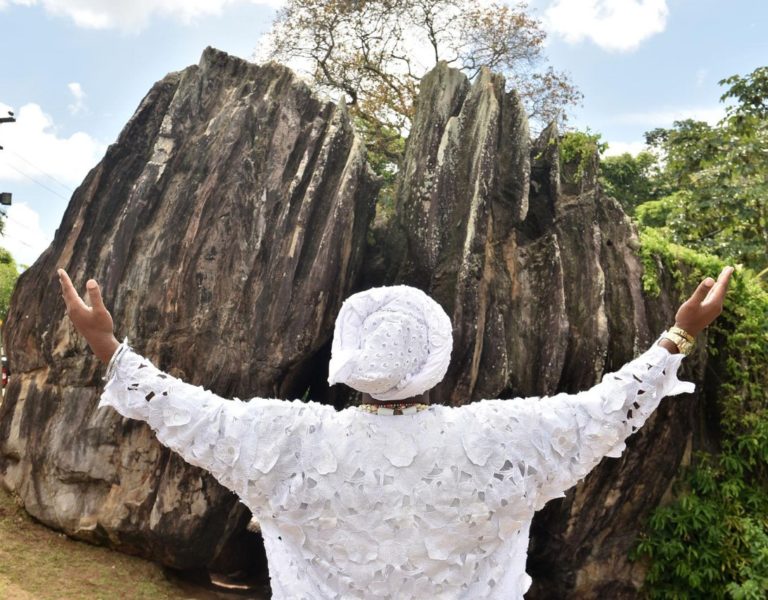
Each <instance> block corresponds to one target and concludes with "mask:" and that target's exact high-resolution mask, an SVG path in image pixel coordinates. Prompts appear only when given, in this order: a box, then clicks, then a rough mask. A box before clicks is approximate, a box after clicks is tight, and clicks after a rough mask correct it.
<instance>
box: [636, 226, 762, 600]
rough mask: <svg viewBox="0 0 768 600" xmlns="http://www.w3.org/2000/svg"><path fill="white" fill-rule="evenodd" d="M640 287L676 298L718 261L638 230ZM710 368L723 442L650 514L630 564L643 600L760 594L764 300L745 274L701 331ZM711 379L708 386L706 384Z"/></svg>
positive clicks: (699, 459)
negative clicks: (668, 285)
mask: <svg viewBox="0 0 768 600" xmlns="http://www.w3.org/2000/svg"><path fill="white" fill-rule="evenodd" d="M642 242H643V246H642V255H641V257H642V260H643V263H644V266H645V275H644V288H645V289H646V291H647V292H650V293H658V290H659V284H658V282H659V275H660V273H661V272H662V271H663V272H665V273H668V274H670V275H671V276H672V277H673V278H674V280H675V283H676V285H677V286H678V287H679V289H680V290H681V293H682V290H689V289H691V288H692V287H693V286H694V285H695V284H696V283H697V282H698V281H700V280H701V278H703V277H704V276H705V275H707V274H711V273H714V272H717V271H718V270H719V269H720V268H721V267H722V266H723V262H722V260H721V259H719V258H717V257H714V256H712V255H706V254H702V253H699V252H696V251H694V250H691V249H689V248H685V247H681V246H677V245H675V244H673V243H670V242H669V241H667V239H666V237H665V234H664V233H663V232H660V231H658V230H654V229H646V230H645V231H643V232H642ZM709 336H710V340H711V341H712V340H716V341H717V343H710V344H709V345H708V348H709V352H710V355H711V358H710V360H711V363H712V364H714V365H717V366H718V368H719V369H721V371H722V372H721V373H718V375H719V377H720V384H719V387H718V389H716V390H712V392H713V397H717V399H718V410H719V414H720V424H721V428H722V434H723V439H722V442H721V448H720V451H719V453H717V454H705V453H702V454H699V455H697V456H696V458H695V460H694V462H693V465H692V466H691V467H690V468H689V469H687V470H686V472H685V473H684V474H683V476H682V478H681V479H680V481H679V483H678V485H677V488H676V498H677V499H676V500H675V501H674V502H673V503H672V504H670V505H668V506H665V507H661V508H659V509H657V510H656V511H655V513H654V514H653V516H652V517H651V519H650V522H649V524H648V532H647V534H646V535H645V536H643V537H642V539H641V540H640V541H639V543H638V544H637V546H636V548H635V551H634V557H635V558H645V559H647V560H648V561H649V563H650V564H649V571H648V575H647V578H646V589H645V591H646V593H647V595H648V596H649V597H651V598H681V599H682V598H704V597H712V598H734V599H745V600H746V599H762V598H765V593H766V590H768V369H766V368H765V366H766V364H768V293H766V291H765V290H764V289H763V288H762V287H761V286H760V284H759V281H758V280H757V278H756V277H755V276H754V275H753V274H752V273H751V272H750V271H748V270H743V271H740V272H739V273H738V274H737V276H736V277H735V278H734V281H733V282H732V286H731V290H730V291H729V296H728V303H727V305H726V309H725V311H724V313H723V315H722V316H721V318H720V319H718V321H716V323H715V324H714V325H713V326H712V328H711V331H710V333H709ZM710 379H714V378H710Z"/></svg>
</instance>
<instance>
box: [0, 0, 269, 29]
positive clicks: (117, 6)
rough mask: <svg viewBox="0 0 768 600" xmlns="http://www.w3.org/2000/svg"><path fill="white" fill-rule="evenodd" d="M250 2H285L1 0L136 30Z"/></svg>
mask: <svg viewBox="0 0 768 600" xmlns="http://www.w3.org/2000/svg"><path fill="white" fill-rule="evenodd" d="M246 2H249V3H251V4H264V5H267V6H272V7H275V8H278V7H280V6H282V5H283V4H284V0H107V1H105V0H0V9H2V8H4V7H5V6H7V5H8V4H9V3H10V4H18V5H24V6H33V5H41V6H43V8H44V9H45V11H46V12H48V13H49V14H51V15H55V16H62V17H67V18H69V19H71V20H72V21H73V22H74V23H75V25H77V26H78V27H83V28H87V29H122V30H124V31H131V32H136V31H140V30H141V29H143V28H144V27H146V26H147V24H148V23H149V20H150V19H151V18H152V17H155V16H159V17H170V18H173V19H177V20H179V21H181V22H182V23H190V22H192V21H195V20H196V19H199V18H202V17H209V16H215V15H219V14H221V12H222V10H223V9H224V8H226V7H227V6H229V5H234V4H243V3H246Z"/></svg>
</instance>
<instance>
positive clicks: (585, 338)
mask: <svg viewBox="0 0 768 600" xmlns="http://www.w3.org/2000/svg"><path fill="white" fill-rule="evenodd" d="M560 162H561V161H560V159H559V152H558V134H557V132H556V130H555V129H554V128H553V127H550V128H548V129H547V130H545V131H544V132H543V133H542V135H541V136H540V138H539V140H538V141H537V142H536V143H535V144H534V145H533V147H531V144H530V142H529V133H528V127H527V119H526V116H525V114H524V113H523V109H522V106H521V103H520V100H519V99H518V97H517V95H516V94H515V93H514V92H505V83H504V80H503V78H502V77H500V76H498V75H494V74H492V73H490V72H489V71H487V70H484V71H482V72H481V73H480V75H479V77H478V78H477V79H476V80H475V82H474V83H473V84H471V85H470V83H469V82H468V81H467V79H466V78H465V77H464V76H463V75H462V74H460V73H459V72H457V71H455V70H453V69H450V68H448V67H447V66H446V65H445V64H440V65H438V66H437V67H436V68H435V69H434V70H433V71H431V72H430V73H429V74H427V75H426V76H425V77H424V78H423V79H422V82H421V90H420V97H419V102H418V105H417V112H416V116H415V118H414V126H413V129H412V132H411V135H410V137H409V139H408V145H407V148H406V156H405V160H404V164H403V166H402V169H401V172H402V178H401V179H400V181H399V187H398V192H397V209H396V214H395V217H394V219H393V223H392V226H391V227H390V230H389V232H388V235H387V236H382V237H385V238H389V239H393V240H396V242H395V243H392V244H391V251H390V252H389V254H390V257H389V258H390V264H389V270H388V274H387V275H386V276H385V281H386V283H409V284H413V285H417V286H419V287H421V288H422V289H425V290H426V291H428V292H429V293H430V294H431V295H432V296H433V297H435V298H436V299H437V300H438V301H439V302H440V303H441V304H442V305H443V307H444V308H446V310H447V311H448V314H449V315H450V316H451V318H452V321H453V324H454V351H453V357H452V361H451V367H450V369H449V371H448V374H447V376H446V378H445V379H444V381H443V383H441V384H440V385H439V386H438V387H437V388H436V389H435V390H433V391H432V392H431V399H432V400H433V401H435V400H436V401H438V402H442V403H446V404H451V405H461V404H465V403H467V402H470V401H473V400H478V399H481V398H513V397H516V396H540V395H545V394H552V393H555V392H561V391H565V392H576V391H579V390H582V389H586V388H588V387H590V386H592V385H594V384H595V383H597V382H598V381H599V379H600V377H601V376H602V374H603V373H605V372H608V371H611V370H613V369H615V368H618V367H619V366H621V365H622V364H623V363H624V362H626V361H627V360H629V359H630V358H632V357H633V356H634V355H636V354H637V353H639V352H640V351H641V350H644V349H645V348H646V347H648V346H649V345H650V344H651V343H652V342H653V340H654V339H655V337H656V336H657V335H659V334H660V333H661V331H662V330H663V329H664V328H665V327H666V326H667V325H668V324H669V323H670V322H671V319H672V316H673V315H674V308H675V306H676V301H675V299H672V296H673V294H672V293H671V290H672V287H671V286H668V287H667V290H668V291H667V292H666V293H665V294H664V295H663V296H662V299H661V300H657V301H653V302H651V301H650V300H646V299H645V298H644V295H643V293H642V284H641V276H642V267H641V264H640V262H639V260H638V257H637V255H636V250H637V248H638V247H639V242H638V239H637V235H636V232H635V231H634V228H633V227H632V225H631V222H630V220H629V219H628V217H627V216H626V215H625V214H624V213H623V212H622V210H621V208H620V206H619V204H618V203H617V202H616V201H614V200H613V199H611V198H608V197H605V196H604V195H603V194H601V193H600V190H599V186H598V185H597V181H596V179H597V177H596V173H597V157H595V159H594V161H593V164H592V165H591V168H589V169H588V170H587V173H586V174H585V175H584V176H583V177H581V178H580V177H579V174H578V173H577V172H576V169H575V168H574V165H568V164H566V165H564V166H563V169H562V172H561V168H560ZM529 183H530V186H529ZM398 248H400V249H401V251H400V252H397V249H398ZM696 364H698V365H699V371H700V365H701V361H700V360H699V361H698V363H696ZM699 374H700V375H701V373H699ZM699 380H701V379H699ZM693 406H694V404H693V403H692V402H688V401H683V402H681V401H680V400H673V401H672V402H671V403H669V404H666V405H664V406H663V407H662V409H661V410H660V411H659V414H658V415H657V416H656V417H655V418H654V419H652V420H651V422H650V423H648V424H647V425H646V427H645V428H644V430H643V431H642V432H641V433H640V434H639V435H636V436H634V438H633V439H632V440H631V441H630V443H629V450H628V451H627V453H625V455H624V457H622V459H620V460H612V459H606V460H605V461H603V463H602V464H601V466H600V467H599V468H598V469H596V470H595V471H594V472H593V473H592V474H591V475H590V476H589V477H588V478H587V479H586V481H585V482H582V484H580V485H579V486H578V487H577V488H576V489H575V490H572V491H570V492H569V493H568V495H567V498H566V499H565V500H563V501H559V502H552V503H550V505H549V506H548V507H547V509H546V510H545V511H544V512H543V513H542V514H540V515H539V516H537V519H536V520H535V521H534V535H533V541H532V546H531V556H530V560H529V571H530V572H531V574H532V575H533V576H534V586H533V588H532V589H531V591H530V592H529V593H528V594H527V596H526V597H527V598H532V599H533V598H567V597H579V598H592V597H594V598H598V597H599V598H605V597H610V598H620V597H628V598H630V597H636V595H637V588H638V586H639V585H640V584H641V582H642V576H643V567H642V565H632V564H631V563H629V561H628V553H629V549H630V547H631V545H632V543H633V541H634V540H635V539H636V536H637V533H638V530H639V528H640V527H641V526H642V523H643V522H644V519H645V518H646V517H647V515H648V514H649V512H650V510H652V509H653V508H654V507H655V506H657V505H658V504H659V502H660V500H661V498H662V496H663V494H664V493H665V491H667V488H668V487H669V484H670V481H671V480H672V479H673V477H674V474H675V472H676V470H677V468H678V466H679V464H680V461H681V460H682V458H683V454H684V451H685V448H686V446H687V444H688V443H689V441H690V439H689V438H690V436H689V435H688V433H687V432H690V431H691V430H692V428H693V429H695V427H693V424H694V420H693V418H692V411H693Z"/></svg>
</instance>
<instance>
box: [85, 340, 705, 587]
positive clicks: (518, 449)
mask: <svg viewBox="0 0 768 600" xmlns="http://www.w3.org/2000/svg"><path fill="white" fill-rule="evenodd" d="M681 360H682V355H679V354H678V355H671V354H669V353H668V352H667V351H666V350H665V349H664V348H662V347H660V346H658V345H654V346H653V347H652V348H651V349H650V350H648V351H647V352H646V353H645V354H643V355H642V356H640V357H639V358H637V359H635V360H634V361H632V362H630V363H628V364H627V365H625V366H624V367H623V368H622V369H620V370H619V371H618V372H616V373H612V374H609V375H606V376H605V377H604V378H603V381H602V383H600V384H598V385H596V386H595V387H593V388H592V389H591V390H589V391H586V392H582V393H580V394H575V395H566V394H559V395H557V396H553V397H549V398H542V399H539V398H526V399H519V400H483V401H481V402H476V403H473V404H469V405H467V406H462V407H460V408H448V407H445V406H437V405H435V406H431V407H430V408H429V409H428V410H425V411H422V412H418V413H415V414H412V415H403V416H390V417H387V416H379V415H375V414H368V413H365V412H363V411H360V410H358V409H356V408H348V409H346V410H343V411H340V412H337V411H335V410H334V409H333V407H330V406H325V405H321V404H317V403H314V402H308V403H305V402H301V401H298V400H295V401H292V402H287V401H281V400H264V399H261V398H254V399H253V400H251V401H249V402H242V401H239V400H234V401H230V400H225V399H223V398H220V397H218V396H216V395H214V394H213V393H211V392H208V391H205V390H203V389H202V388H199V387H196V386H192V385H189V384H185V383H183V382H182V381H179V380H178V379H175V378H173V377H171V376H169V375H166V374H165V373H162V372H161V371H159V370H158V369H156V368H155V367H154V366H153V365H152V364H151V363H150V362H149V361H148V360H147V359H145V358H142V357H141V356H139V355H137V354H135V353H134V352H132V351H131V350H130V349H128V348H127V346H126V345H125V344H123V345H122V346H121V347H120V349H119V350H118V353H116V355H115V359H114V362H113V364H112V365H111V368H110V370H109V372H108V377H109V380H108V383H107V386H106V389H105V391H104V394H103V396H102V399H101V403H100V406H112V407H114V408H115V409H116V410H117V411H118V412H120V414H122V415H123V416H126V417H130V418H133V419H141V420H144V421H147V422H148V423H149V425H150V426H151V427H152V429H154V431H155V432H156V433H157V437H158V439H159V440H160V441H161V442H162V443H163V444H165V445H166V446H168V447H170V448H172V449H173V450H175V451H176V452H178V453H179V454H180V455H181V456H182V457H184V459H185V460H187V461H188V462H190V463H191V464H193V465H197V466H199V467H202V468H204V469H206V470H208V471H210V472H211V473H212V474H213V475H214V476H215V477H216V478H217V479H218V480H219V481H220V482H221V483H222V484H223V485H225V486H226V487H227V488H229V489H231V490H233V491H234V492H235V493H237V494H238V496H239V497H240V498H241V500H242V501H243V502H244V503H245V504H246V505H247V506H248V507H249V508H250V509H251V511H252V512H253V514H254V515H255V517H256V518H257V519H258V521H259V523H260V524H261V528H262V532H263V535H264V543H265V545H266V549H267V554H268V557H269V568H270V575H271V580H272V591H273V594H274V596H273V597H274V598H275V599H278V600H279V599H286V600H299V599H330V598H335V599H336V598H338V599H341V598H393V599H398V600H402V599H406V598H416V599H426V598H430V599H431V598H445V599H448V598H462V599H472V600H474V599H477V598H499V599H501V598H503V599H508V598H522V597H523V594H524V593H525V591H526V590H527V589H528V587H529V585H530V582H531V579H530V577H528V575H527V574H526V573H525V560H526V553H527V547H528V530H529V526H530V523H531V519H532V517H533V514H534V512H535V511H536V510H538V509H540V508H541V507H543V506H544V504H545V503H546V502H547V501H548V500H550V499H552V498H556V497H559V496H562V495H563V492H564V491H565V490H566V489H568V488H569V487H571V486H573V485H574V484H575V483H576V482H578V481H579V480H580V479H581V478H583V477H584V476H585V475H586V474H587V473H588V472H589V471H590V470H591V469H592V468H593V467H595V465H597V463H598V462H599V461H600V459H601V458H602V457H603V456H619V455H620V454H621V452H622V450H623V449H624V439H625V438H626V437H627V436H629V435H630V434H631V433H632V432H633V431H635V430H636V429H637V428H638V427H640V426H641V425H642V424H643V423H644V421H645V420H646V418H647V417H648V416H649V415H650V414H651V413H652V412H653V410H654V409H655V408H656V406H657V405H658V404H659V401H660V400H661V398H662V397H663V396H666V395H673V394H679V393H683V392H691V391H693V384H690V383H683V382H680V381H678V379H677V369H678V367H679V365H680V361H681Z"/></svg>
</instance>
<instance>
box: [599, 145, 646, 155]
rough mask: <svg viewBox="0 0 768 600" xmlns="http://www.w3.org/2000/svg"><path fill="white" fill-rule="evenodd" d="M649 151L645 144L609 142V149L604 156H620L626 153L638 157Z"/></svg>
mask: <svg viewBox="0 0 768 600" xmlns="http://www.w3.org/2000/svg"><path fill="white" fill-rule="evenodd" d="M647 149H648V148H646V146H645V142H608V148H607V149H606V150H605V152H603V156H620V155H621V154H624V153H626V152H628V153H629V154H631V155H632V156H637V155H638V154H640V152H642V151H643V150H647Z"/></svg>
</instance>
